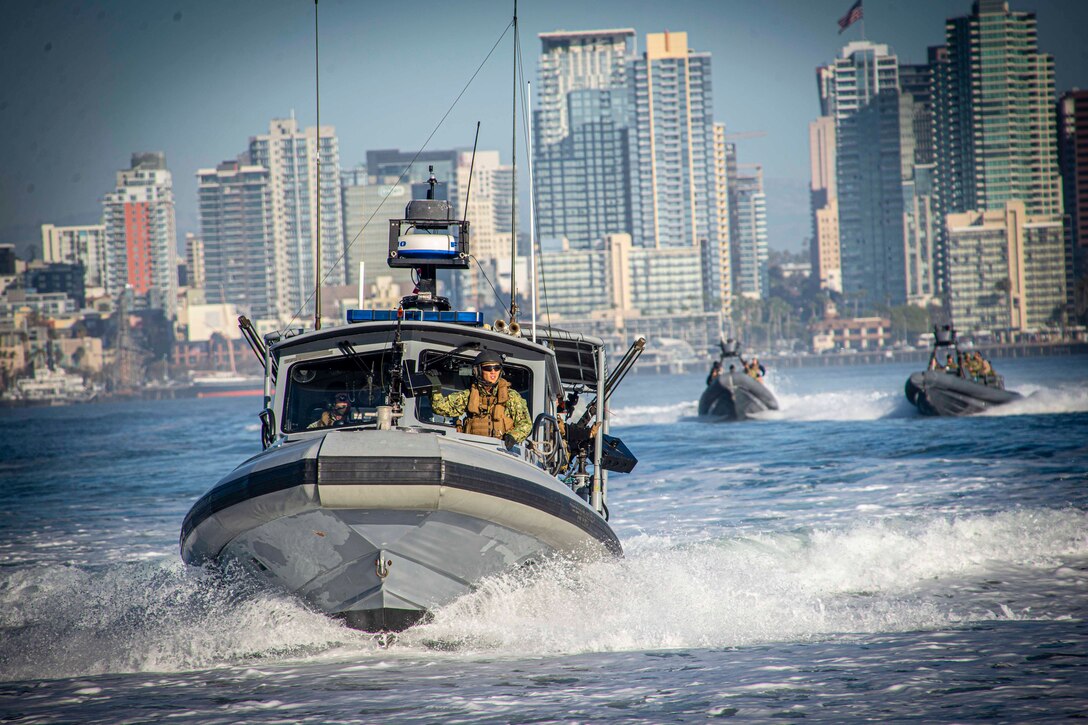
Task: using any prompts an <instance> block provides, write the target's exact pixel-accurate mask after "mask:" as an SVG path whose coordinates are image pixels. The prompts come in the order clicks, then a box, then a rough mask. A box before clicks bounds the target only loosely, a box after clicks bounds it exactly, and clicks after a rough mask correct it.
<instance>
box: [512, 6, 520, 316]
mask: <svg viewBox="0 0 1088 725" xmlns="http://www.w3.org/2000/svg"><path fill="white" fill-rule="evenodd" d="M513 106H514V113H513V117H514V123H513V135H512V138H511V144H510V166H511V169H512V171H511V180H510V322H511V323H513V322H516V321H517V319H518V302H517V299H518V295H517V288H518V272H517V267H518V264H517V262H518V224H517V220H518V161H517V158H518V0H514V97H513Z"/></svg>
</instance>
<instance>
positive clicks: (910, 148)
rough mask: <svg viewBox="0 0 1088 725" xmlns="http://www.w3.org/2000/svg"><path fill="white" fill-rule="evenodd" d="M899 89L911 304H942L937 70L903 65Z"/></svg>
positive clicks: (905, 234) (901, 158)
mask: <svg viewBox="0 0 1088 725" xmlns="http://www.w3.org/2000/svg"><path fill="white" fill-rule="evenodd" d="M899 90H900V94H899V133H900V144H899V145H900V160H901V168H900V172H901V174H902V177H903V243H904V255H905V257H904V276H905V281H906V285H907V290H906V293H907V302H908V303H910V304H913V305H918V306H920V307H925V306H927V305H929V304H931V303H933V302H936V301H938V299H939V294H938V292H939V290H938V286H937V273H936V266H935V260H936V258H937V241H938V234H939V229H940V225H941V222H940V220H939V219H938V217H937V193H936V185H935V180H934V173H935V171H936V163H935V158H936V147H935V146H934V142H933V83H932V67H931V66H930V65H928V64H921V65H900V66H899Z"/></svg>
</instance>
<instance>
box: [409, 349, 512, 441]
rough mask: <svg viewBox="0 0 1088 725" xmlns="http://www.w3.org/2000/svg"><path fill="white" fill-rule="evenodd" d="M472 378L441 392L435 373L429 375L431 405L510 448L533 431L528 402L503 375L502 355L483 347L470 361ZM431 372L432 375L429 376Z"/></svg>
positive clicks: (469, 429)
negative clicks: (461, 386)
mask: <svg viewBox="0 0 1088 725" xmlns="http://www.w3.org/2000/svg"><path fill="white" fill-rule="evenodd" d="M472 373H473V380H472V384H471V385H470V386H469V388H468V389H467V390H461V391H459V392H456V393H454V394H453V395H450V396H448V397H447V396H445V395H443V394H442V386H441V383H440V381H438V376H437V375H433V373H432V374H431V375H429V376H428V377H430V378H431V384H432V387H431V409H432V410H433V411H434V412H436V413H438V414H439V415H444V416H446V417H447V418H461V416H464V418H463V419H461V421H460V422H459V423H458V429H459V430H461V431H462V432H464V433H470V434H472V435H483V436H491V437H492V438H499V439H500V440H502V442H503V443H505V444H506V447H507V448H512V447H513V446H514V445H515V444H516V443H521V442H522V441H523V440H525V439H526V437H528V435H529V433H530V432H531V431H532V428H533V422H532V420H530V419H529V406H528V405H526V403H525V398H523V397H521V395H520V394H519V393H518V391H516V390H514V389H513V388H512V387H510V383H509V382H508V381H507V380H506V378H504V377H503V375H502V356H501V355H500V354H499V353H497V352H494V351H493V350H483V351H481V352H480V354H479V355H477V356H476V359H475V360H474V361H473V364H472ZM432 376H433V377H432Z"/></svg>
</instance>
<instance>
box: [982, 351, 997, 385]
mask: <svg viewBox="0 0 1088 725" xmlns="http://www.w3.org/2000/svg"><path fill="white" fill-rule="evenodd" d="M978 361H979V368H980V372H979V374H980V375H981V376H982V377H983V379H985V378H990V377H993V376H994V375H996V373H995V372H994V366H993V365H991V364H990V361H989V360H987V359H986V358H984V357H982V355H979V356H978Z"/></svg>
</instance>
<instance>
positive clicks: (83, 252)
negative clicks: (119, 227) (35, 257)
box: [42, 224, 108, 288]
mask: <svg viewBox="0 0 1088 725" xmlns="http://www.w3.org/2000/svg"><path fill="white" fill-rule="evenodd" d="M42 261H44V262H48V263H51V264H52V263H63V264H81V265H83V274H84V277H83V283H84V285H85V286H86V287H102V288H105V286H106V278H107V276H108V275H107V273H106V226H105V225H104V224H88V225H86V226H73V227H58V226H55V225H53V224H42Z"/></svg>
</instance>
